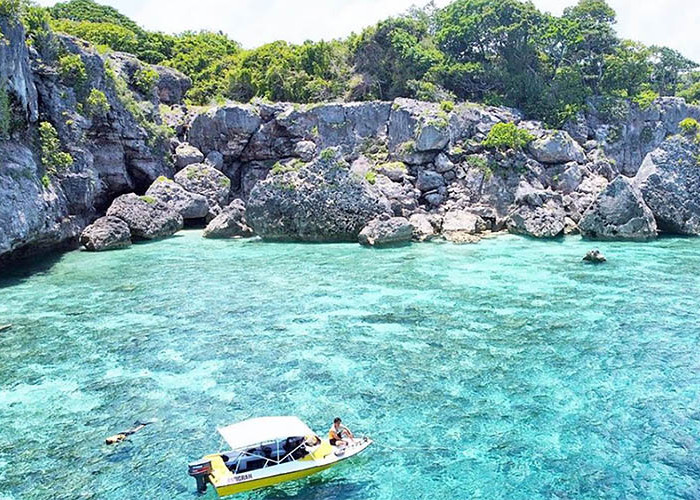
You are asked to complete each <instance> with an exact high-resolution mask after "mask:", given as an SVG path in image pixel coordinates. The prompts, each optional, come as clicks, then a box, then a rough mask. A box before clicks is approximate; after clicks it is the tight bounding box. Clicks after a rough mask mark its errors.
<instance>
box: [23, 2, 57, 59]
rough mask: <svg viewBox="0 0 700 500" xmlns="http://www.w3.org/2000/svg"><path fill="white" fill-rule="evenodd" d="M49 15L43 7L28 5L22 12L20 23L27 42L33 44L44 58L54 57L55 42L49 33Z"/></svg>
mask: <svg viewBox="0 0 700 500" xmlns="http://www.w3.org/2000/svg"><path fill="white" fill-rule="evenodd" d="M50 22H51V16H49V13H48V11H47V10H46V9H45V8H43V7H37V6H34V5H29V6H28V7H26V8H25V9H24V12H23V13H22V23H23V24H24V30H25V31H26V32H27V43H28V44H29V45H32V46H34V48H35V49H36V50H37V51H39V53H40V54H41V55H42V57H44V58H45V59H49V60H53V59H54V58H55V57H56V43H55V40H54V39H53V36H52V33H51V26H50Z"/></svg>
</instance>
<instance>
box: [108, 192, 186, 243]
mask: <svg viewBox="0 0 700 500" xmlns="http://www.w3.org/2000/svg"><path fill="white" fill-rule="evenodd" d="M107 215H108V216H112V217H117V218H119V219H121V220H123V221H124V222H126V225H127V226H129V230H130V231H131V236H132V237H133V238H137V239H138V238H140V239H146V240H153V239H159V238H165V237H166V236H170V235H172V234H175V233H176V232H177V231H179V230H180V229H182V225H183V219H182V216H181V215H180V214H179V213H177V212H175V211H174V210H171V209H169V208H167V207H166V206H164V205H161V204H160V203H158V201H157V200H155V199H154V198H150V197H148V196H137V195H135V194H134V193H129V194H123V195H121V196H119V197H118V198H117V199H115V200H114V201H113V202H112V205H111V206H110V207H109V209H108V210H107Z"/></svg>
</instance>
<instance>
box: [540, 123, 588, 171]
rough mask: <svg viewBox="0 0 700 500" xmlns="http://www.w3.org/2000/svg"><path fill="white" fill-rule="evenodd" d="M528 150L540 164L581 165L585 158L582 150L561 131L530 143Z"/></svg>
mask: <svg viewBox="0 0 700 500" xmlns="http://www.w3.org/2000/svg"><path fill="white" fill-rule="evenodd" d="M529 149H530V153H532V156H534V157H535V159H536V160H537V161H539V162H542V163H567V162H570V161H576V162H579V163H582V162H583V161H584V160H585V158H586V156H585V153H584V152H583V148H582V147H581V146H580V145H579V144H578V143H577V142H576V141H574V140H573V139H572V138H571V136H570V135H569V134H568V133H566V132H564V131H563V130H557V131H554V132H552V133H550V134H547V135H546V136H544V137H542V138H541V139H536V140H534V141H532V142H531V143H530V145H529Z"/></svg>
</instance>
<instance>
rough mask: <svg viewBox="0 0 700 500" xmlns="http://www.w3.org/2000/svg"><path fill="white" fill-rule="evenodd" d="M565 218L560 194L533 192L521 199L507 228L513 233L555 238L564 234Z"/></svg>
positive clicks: (511, 215)
mask: <svg viewBox="0 0 700 500" xmlns="http://www.w3.org/2000/svg"><path fill="white" fill-rule="evenodd" d="M565 217H566V215H565V212H564V207H563V205H562V198H561V195H560V194H557V193H552V192H549V191H536V190H532V191H530V192H528V193H527V194H525V195H524V196H522V197H521V198H520V199H519V206H518V207H517V208H516V209H515V210H514V211H513V212H512V213H511V214H510V216H509V217H508V221H507V226H508V231H510V232H511V233H515V234H524V235H528V236H534V237H535V238H554V237H556V236H559V235H561V234H562V233H563V232H564V226H565Z"/></svg>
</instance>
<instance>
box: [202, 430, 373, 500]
mask: <svg viewBox="0 0 700 500" xmlns="http://www.w3.org/2000/svg"><path fill="white" fill-rule="evenodd" d="M370 444H372V440H370V439H364V440H362V441H356V442H355V443H353V444H351V445H349V446H347V447H345V448H343V449H342V450H339V449H338V448H336V447H333V446H331V445H330V444H329V443H328V441H327V440H323V442H322V444H321V446H319V448H318V449H317V450H316V451H314V452H313V453H311V454H310V455H308V456H307V457H305V458H303V459H301V460H297V461H293V462H286V463H283V464H280V465H277V466H274V467H268V468H264V469H258V470H255V471H251V472H243V473H241V474H233V473H231V472H230V471H229V470H228V469H227V468H226V466H225V465H224V463H223V460H221V457H220V456H218V455H210V456H209V457H207V458H210V459H211V462H212V465H213V471H212V474H211V475H210V476H209V482H210V483H211V484H212V486H214V489H215V490H216V492H217V494H218V495H219V496H220V497H225V496H229V495H235V494H237V493H243V492H245V491H250V490H256V489H259V488H265V487H268V486H274V485H276V484H281V483H286V482H287V481H294V480H297V479H302V478H305V477H307V476H311V475H312V474H316V473H318V472H321V471H323V470H326V469H329V468H330V467H333V466H334V465H337V464H339V463H340V462H342V461H344V460H346V459H348V458H350V457H353V456H355V455H357V454H358V453H360V452H362V451H364V450H365V449H366V448H367V447H368V446H369V445H370Z"/></svg>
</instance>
